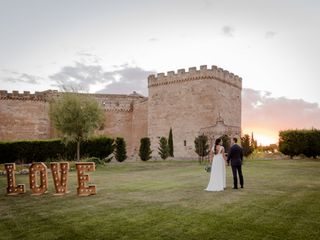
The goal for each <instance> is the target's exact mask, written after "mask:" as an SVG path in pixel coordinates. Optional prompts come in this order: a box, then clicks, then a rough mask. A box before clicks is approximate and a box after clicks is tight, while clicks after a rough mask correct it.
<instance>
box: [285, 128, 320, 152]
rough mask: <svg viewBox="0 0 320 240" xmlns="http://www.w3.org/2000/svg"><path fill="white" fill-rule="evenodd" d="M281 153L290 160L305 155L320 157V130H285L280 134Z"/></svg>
mask: <svg viewBox="0 0 320 240" xmlns="http://www.w3.org/2000/svg"><path fill="white" fill-rule="evenodd" d="M279 151H280V152H282V153H283V154H285V155H289V156H290V158H292V157H293V156H298V155H300V154H304V155H305V156H306V157H313V158H316V157H317V156H319V155H320V130H317V129H313V128H312V129H311V130H305V129H303V130H285V131H280V132H279Z"/></svg>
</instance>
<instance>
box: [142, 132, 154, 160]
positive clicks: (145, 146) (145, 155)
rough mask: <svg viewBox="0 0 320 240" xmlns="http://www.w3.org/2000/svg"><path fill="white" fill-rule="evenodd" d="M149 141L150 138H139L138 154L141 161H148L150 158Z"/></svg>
mask: <svg viewBox="0 0 320 240" xmlns="http://www.w3.org/2000/svg"><path fill="white" fill-rule="evenodd" d="M150 146H151V143H150V138H147V137H146V138H141V140H140V149H139V156H140V159H141V160H142V161H148V160H149V159H151V153H152V151H151V148H150Z"/></svg>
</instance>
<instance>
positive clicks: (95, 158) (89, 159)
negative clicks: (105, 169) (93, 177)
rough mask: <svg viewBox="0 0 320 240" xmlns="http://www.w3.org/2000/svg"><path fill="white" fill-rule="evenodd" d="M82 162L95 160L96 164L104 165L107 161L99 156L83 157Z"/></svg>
mask: <svg viewBox="0 0 320 240" xmlns="http://www.w3.org/2000/svg"><path fill="white" fill-rule="evenodd" d="M81 162H94V163H95V164H96V165H104V164H105V162H104V161H103V160H101V159H100V158H97V157H90V158H85V159H82V160H81Z"/></svg>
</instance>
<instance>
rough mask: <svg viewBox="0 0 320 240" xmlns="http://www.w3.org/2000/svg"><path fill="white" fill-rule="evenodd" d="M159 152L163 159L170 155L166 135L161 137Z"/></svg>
mask: <svg viewBox="0 0 320 240" xmlns="http://www.w3.org/2000/svg"><path fill="white" fill-rule="evenodd" d="M158 153H159V155H160V157H161V158H162V159H163V160H165V159H167V158H168V157H169V146H168V141H167V139H166V138H165V137H161V138H160V141H159V148H158Z"/></svg>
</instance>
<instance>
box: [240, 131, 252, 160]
mask: <svg viewBox="0 0 320 240" xmlns="http://www.w3.org/2000/svg"><path fill="white" fill-rule="evenodd" d="M241 146H242V150H243V155H244V156H246V157H247V156H249V155H250V154H251V153H253V150H254V149H253V147H252V146H251V144H250V136H249V135H248V134H245V135H244V136H243V137H242V138H241Z"/></svg>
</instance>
